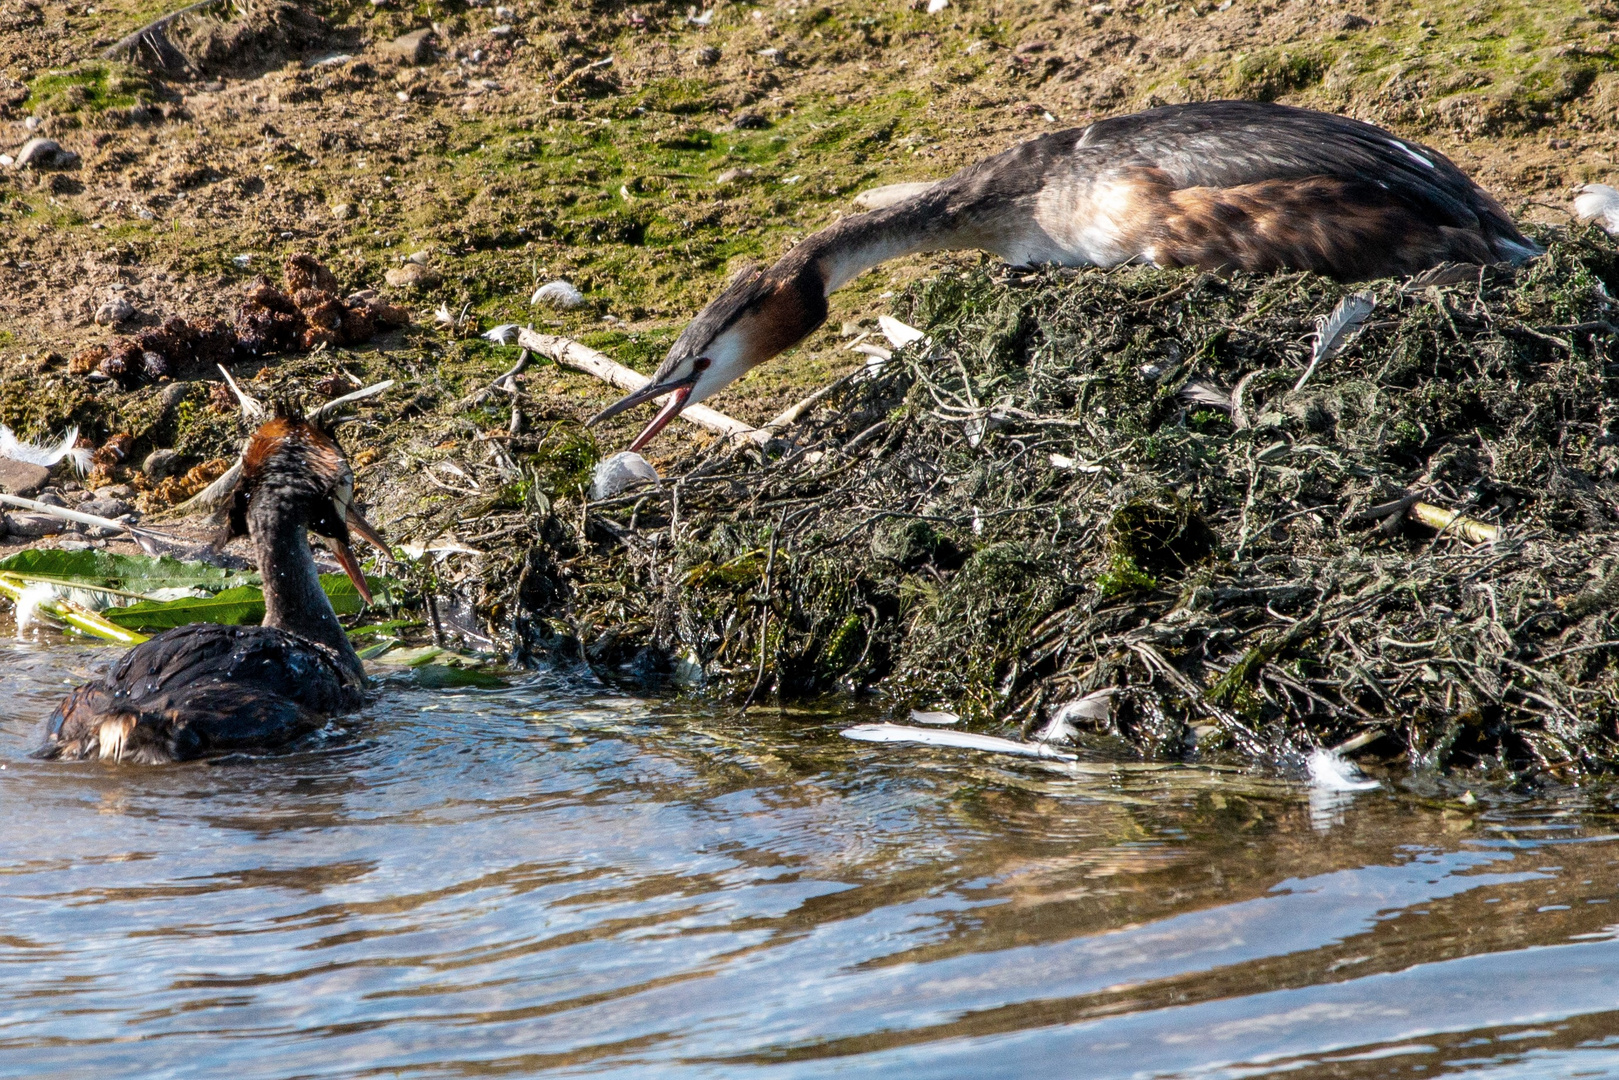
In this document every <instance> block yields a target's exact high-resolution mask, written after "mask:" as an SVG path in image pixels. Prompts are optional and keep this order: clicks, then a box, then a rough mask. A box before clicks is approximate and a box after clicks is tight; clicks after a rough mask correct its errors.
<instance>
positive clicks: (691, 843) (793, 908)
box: [0, 643, 1619, 1078]
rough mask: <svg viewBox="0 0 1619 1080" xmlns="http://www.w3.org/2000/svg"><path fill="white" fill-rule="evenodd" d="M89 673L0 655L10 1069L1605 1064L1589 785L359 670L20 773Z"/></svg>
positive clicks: (442, 1072)
mask: <svg viewBox="0 0 1619 1080" xmlns="http://www.w3.org/2000/svg"><path fill="white" fill-rule="evenodd" d="M105 655H106V654H103V653H99V652H97V651H96V650H93V649H85V648H82V647H74V646H66V645H61V644H55V645H46V644H27V643H13V644H8V645H5V646H3V647H0V693H4V694H6V695H7V700H9V701H10V702H12V703H13V707H12V709H11V711H10V713H9V715H8V716H7V717H6V718H5V719H4V721H3V722H0V766H3V769H4V771H0V805H3V806H4V809H5V820H6V822H7V825H8V828H7V831H6V834H7V839H6V842H5V844H4V846H3V848H0V1017H3V1018H4V1023H3V1025H0V1075H5V1076H41V1075H50V1076H64V1077H66V1076H86V1077H88V1076H96V1077H98V1078H99V1077H104V1076H106V1075H108V1074H109V1072H111V1073H113V1074H117V1075H125V1074H131V1073H133V1074H139V1075H164V1076H174V1077H190V1076H198V1077H202V1076H206V1077H218V1076H220V1075H222V1074H226V1073H227V1072H228V1073H229V1074H230V1075H232V1076H233V1077H257V1076H278V1077H279V1076H320V1077H329V1076H372V1075H379V1076H380V1075H387V1076H464V1075H489V1074H503V1073H504V1074H519V1075H528V1074H533V1073H539V1072H547V1071H554V1072H557V1073H562V1074H567V1073H582V1072H613V1073H616V1074H630V1075H647V1076H653V1075H656V1076H660V1077H663V1076H678V1075H687V1074H689V1075H692V1076H703V1077H711V1076H738V1075H750V1074H754V1073H766V1074H770V1075H776V1074H781V1075H786V1076H821V1075H831V1074H834V1073H836V1074H837V1075H839V1076H846V1075H878V1074H882V1075H896V1074H901V1075H906V1076H974V1077H979V1076H1018V1077H1024V1076H1029V1075H1043V1074H1050V1075H1057V1076H1085V1077H1109V1076H1121V1077H1123V1076H1217V1077H1227V1076H1230V1077H1239V1076H1240V1077H1246V1076H1255V1075H1268V1074H1272V1073H1284V1072H1285V1073H1289V1074H1299V1073H1302V1074H1304V1075H1322V1076H1333V1077H1341V1076H1350V1077H1356V1076H1384V1075H1388V1074H1390V1073H1391V1072H1393V1071H1396V1070H1398V1071H1409V1070H1412V1069H1417V1070H1418V1071H1419V1072H1420V1073H1421V1074H1422V1075H1429V1076H1432V1075H1444V1074H1446V1073H1451V1072H1464V1071H1465V1072H1470V1073H1482V1074H1484V1075H1487V1076H1492V1077H1518V1076H1564V1075H1569V1074H1570V1073H1572V1072H1575V1071H1579V1070H1585V1071H1589V1072H1593V1073H1596V1074H1601V1073H1604V1072H1606V1071H1613V1070H1619V1060H1615V1055H1619V1042H1614V1041H1611V1040H1610V1039H1609V1038H1608V1033H1609V1032H1611V1031H1614V1030H1619V954H1616V952H1615V949H1616V945H1615V942H1614V930H1615V925H1614V924H1616V923H1619V915H1616V913H1615V912H1614V910H1613V905H1612V904H1610V903H1609V900H1611V899H1612V898H1613V894H1614V891H1615V889H1614V886H1615V883H1616V878H1619V874H1616V867H1619V843H1616V838H1615V837H1614V836H1613V835H1611V834H1610V828H1611V826H1610V824H1609V822H1608V820H1607V814H1606V812H1605V811H1604V810H1603V808H1602V807H1600V806H1596V805H1592V804H1589V803H1588V802H1585V801H1582V802H1580V803H1578V804H1574V803H1568V802H1564V803H1561V804H1559V803H1556V802H1552V801H1533V800H1528V799H1520V798H1509V797H1508V796H1506V795H1504V794H1497V795H1494V796H1488V797H1485V798H1484V799H1483V800H1482V801H1481V802H1480V803H1479V804H1478V805H1476V806H1472V807H1466V806H1463V805H1461V803H1460V802H1458V801H1456V800H1455V799H1446V798H1443V797H1442V793H1439V792H1437V791H1436V790H1434V791H1426V792H1425V793H1423V794H1417V793H1414V792H1413V791H1411V790H1400V789H1398V788H1396V789H1390V788H1389V787H1387V786H1385V787H1384V788H1381V789H1378V790H1375V791H1362V792H1357V793H1353V801H1346V800H1335V801H1334V803H1333V805H1332V806H1331V807H1327V808H1323V806H1322V805H1321V804H1320V798H1319V796H1318V797H1317V801H1316V803H1315V804H1312V802H1311V799H1310V793H1309V787H1308V785H1304V784H1298V783H1292V782H1288V781H1285V780H1283V779H1280V778H1276V777H1270V776H1264V775H1253V774H1247V773H1243V772H1240V771H1236V770H1215V769H1207V768H1203V769H1199V768H1183V767H1174V768H1163V767H1153V766H1141V765H1138V764H1130V763H1110V762H1094V761H1093V762H1082V763H1081V764H1080V765H1079V766H1077V767H1074V768H1063V767H1056V766H1053V765H1052V764H1051V763H1039V762H1020V761H1018V762H1009V761H1001V760H995V759H989V758H985V757H983V756H981V755H976V754H972V753H965V752H959V751H950V750H937V749H929V748H918V747H889V746H881V745H877V746H873V745H869V744H855V743H850V742H847V741H845V740H842V739H840V738H838V737H837V735H836V731H837V729H838V727H839V721H838V720H837V718H833V717H828V716H825V715H819V714H813V713H809V714H805V713H795V714H790V715H781V716H775V717H770V716H768V715H766V716H765V717H761V716H759V715H756V716H754V717H752V718H750V722H749V723H747V724H742V723H738V722H736V721H734V720H730V719H727V718H724V717H715V716H712V715H708V716H705V715H702V714H700V713H693V712H692V711H690V710H686V709H682V708H680V707H678V706H675V705H669V704H656V703H646V702H637V701H634V700H630V699H626V698H621V697H614V696H604V695H599V694H592V693H590V692H589V691H588V690H586V689H584V688H581V687H578V686H574V685H570V684H567V683H565V682H562V681H559V680H555V679H547V678H536V679H534V680H532V681H530V682H527V683H525V684H524V685H522V686H518V687H513V688H509V689H506V690H501V691H492V692H491V691H483V692H480V691H459V692H446V691H439V692H429V691H425V690H421V689H417V688H414V687H410V686H406V685H390V686H389V687H388V688H387V689H386V691H385V693H384V694H383V696H382V697H381V699H380V700H379V701H378V703H377V704H376V705H375V706H374V707H373V708H371V709H370V710H369V711H368V712H367V713H366V714H365V715H364V716H362V717H361V718H359V720H358V721H356V722H354V723H351V724H346V725H342V726H335V727H334V728H332V729H331V730H329V731H328V732H327V733H326V735H325V737H324V738H323V739H321V740H317V741H315V742H314V743H313V744H311V745H309V746H305V747H301V748H299V749H298V750H297V751H295V752H292V753H287V754H283V755H277V756H273V757H268V758H257V759H251V758H238V759H231V760H227V761H222V762H213V763H206V764H191V765H184V766H178V767H172V768H163V769H144V768H133V767H109V766H103V765H100V764H98V763H97V764H82V765H64V764H49V765H46V764H41V763H37V762H33V761H31V760H28V759H27V758H26V756H25V753H26V750H27V749H28V748H29V747H30V746H31V745H32V740H34V739H35V738H37V728H38V720H39V718H40V717H42V716H43V715H44V714H45V712H47V711H48V709H49V707H50V704H51V703H52V701H53V700H54V699H55V697H56V696H57V695H59V694H60V693H61V691H62V687H63V684H64V681H70V680H72V679H74V678H77V677H80V676H82V674H83V672H85V671H87V670H89V669H90V668H91V667H93V666H94V665H95V664H96V663H98V662H100V661H101V659H102V658H103V657H104V656H105ZM1424 783H1427V781H1424ZM1402 786H1403V787H1404V788H1412V787H1414V786H1415V785H1412V784H1406V785H1402ZM1419 1067H1420V1068H1419Z"/></svg>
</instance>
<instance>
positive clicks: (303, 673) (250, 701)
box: [38, 410, 387, 763]
mask: <svg viewBox="0 0 1619 1080" xmlns="http://www.w3.org/2000/svg"><path fill="white" fill-rule="evenodd" d="M278 413H279V415H277V416H276V418H275V419H273V420H271V421H269V422H268V423H266V424H265V425H264V426H262V427H260V428H259V429H258V431H257V432H255V433H254V435H253V438H252V440H251V441H250V442H249V443H248V447H247V452H246V453H245V454H244V455H243V461H242V479H241V483H240V484H239V485H238V487H237V489H236V493H235V496H234V501H233V503H232V506H231V511H230V525H229V529H230V533H229V535H231V536H241V535H243V534H246V535H248V536H251V537H252V540H253V545H254V547H255V548H256V549H257V554H258V564H259V575H260V577H261V578H263V581H264V623H263V625H261V626H221V625H219V624H217V623H194V624H192V625H190V626H182V627H179V628H177V629H174V630H169V631H166V632H164V633H162V634H159V635H158V636H157V637H155V638H153V639H152V640H150V641H147V642H143V643H142V644H140V645H137V646H135V647H134V648H133V649H131V650H130V651H129V652H128V653H126V654H125V655H124V658H123V659H122V660H120V661H119V662H118V663H117V664H116V665H115V666H114V667H113V668H112V670H111V671H110V672H108V673H107V675H105V676H104V677H103V678H102V679H100V680H99V681H97V682H91V683H86V684H85V685H83V686H81V687H79V688H78V689H77V690H75V691H73V693H71V694H69V695H68V696H67V698H66V699H64V700H63V702H62V703H61V704H60V705H58V706H57V707H56V711H55V712H54V713H52V714H51V716H50V719H49V720H48V721H47V722H46V736H45V737H46V744H45V746H44V747H43V748H42V749H41V750H40V751H39V752H38V756H40V757H44V758H71V759H84V758H91V757H97V758H101V759H104V760H113V761H118V760H126V761H137V762H143V763H155V762H159V761H181V760H185V759H187V758H194V757H197V756H198V755H200V754H204V753H207V752H209V751H214V750H230V749H245V748H267V747H271V746H276V745H279V744H281V743H285V742H287V741H289V740H291V739H294V738H296V737H298V736H299V735H302V734H304V733H305V732H308V731H311V730H313V729H314V728H316V727H318V726H319V725H320V724H321V723H322V722H323V721H324V720H325V719H326V718H327V717H329V716H333V715H336V714H339V713H345V712H349V711H351V710H353V709H355V708H357V707H359V705H360V703H361V700H362V698H363V693H364V687H365V675H364V672H363V670H362V668H361V666H360V658H359V657H358V656H357V655H355V652H354V647H353V646H352V645H350V644H349V639H348V635H347V634H346V633H344V632H343V627H342V626H341V625H340V624H339V623H338V621H337V613H336V612H334V611H333V610H332V604H331V601H330V600H328V599H327V598H326V594H325V592H324V591H322V589H321V587H320V575H319V573H318V572H317V570H316V568H315V560H314V556H313V555H311V553H310V550H309V538H308V535H307V533H308V531H310V530H313V531H314V532H316V533H319V534H320V535H321V536H324V537H326V539H327V542H328V546H330V548H331V549H332V552H333V554H335V555H336V556H337V560H338V562H339V563H340V564H341V565H342V567H343V570H344V572H346V573H347V574H348V576H349V578H350V579H351V580H353V582H354V586H355V588H357V589H359V591H360V595H361V596H362V597H364V598H365V600H366V602H367V603H370V602H371V590H370V589H369V588H368V587H367V586H366V582H365V575H364V574H362V573H361V571H360V564H359V562H358V561H357V560H356V559H355V557H354V553H353V552H352V551H350V550H349V530H350V529H351V528H352V529H353V530H354V531H355V532H358V533H359V534H360V535H361V536H363V537H364V538H365V539H367V540H369V541H370V542H371V543H373V544H375V545H377V546H378V547H380V548H382V549H383V550H384V551H386V550H387V544H386V543H385V542H384V541H383V539H382V537H381V536H379V535H377V531H376V530H375V529H373V528H372V527H371V526H370V525H369V524H367V523H366V521H365V519H364V518H363V517H361V516H360V514H359V512H358V511H357V510H355V509H354V507H353V505H352V504H351V501H350V500H351V499H352V498H353V496H354V474H353V473H352V472H351V471H350V469H349V466H348V462H346V461H344V460H343V455H342V452H341V451H340V450H339V449H338V447H337V444H336V443H335V442H333V441H332V438H331V436H330V435H328V434H326V433H325V432H323V431H321V430H320V429H318V428H316V427H315V426H314V425H312V424H310V423H309V422H307V421H305V420H302V419H296V418H294V417H292V416H290V415H286V414H285V412H284V411H282V410H278Z"/></svg>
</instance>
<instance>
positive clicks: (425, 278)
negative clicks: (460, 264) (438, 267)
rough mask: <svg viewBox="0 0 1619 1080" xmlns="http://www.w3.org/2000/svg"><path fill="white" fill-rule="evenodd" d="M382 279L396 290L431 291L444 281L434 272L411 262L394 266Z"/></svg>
mask: <svg viewBox="0 0 1619 1080" xmlns="http://www.w3.org/2000/svg"><path fill="white" fill-rule="evenodd" d="M382 277H383V280H384V281H386V282H387V283H388V284H390V285H392V286H393V287H394V288H396V289H431V288H433V287H435V286H436V285H438V284H439V283H440V282H442V281H443V280H444V279H443V278H442V277H440V276H439V275H438V273H437V272H436V271H433V270H429V269H428V268H427V267H425V266H423V265H421V264H420V263H413V262H408V263H406V264H405V265H403V266H396V267H394V268H393V269H392V270H389V271H388V272H387V273H386V274H384V275H382Z"/></svg>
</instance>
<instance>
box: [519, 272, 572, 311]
mask: <svg viewBox="0 0 1619 1080" xmlns="http://www.w3.org/2000/svg"><path fill="white" fill-rule="evenodd" d="M528 302H529V303H530V304H542V303H543V304H550V305H551V306H552V307H559V308H576V307H581V306H583V305H584V302H585V294H584V293H582V292H580V291H579V289H578V287H577V286H575V285H574V284H573V282H571V281H563V280H562V279H561V278H558V279H557V280H556V281H548V282H546V283H545V284H544V285H541V286H540V287H539V288H538V289H535V290H534V295H533V296H531V297H529V298H528Z"/></svg>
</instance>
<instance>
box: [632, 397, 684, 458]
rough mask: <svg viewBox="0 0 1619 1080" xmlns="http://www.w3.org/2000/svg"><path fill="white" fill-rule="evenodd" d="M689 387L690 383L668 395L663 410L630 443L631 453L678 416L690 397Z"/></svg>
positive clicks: (649, 440)
mask: <svg viewBox="0 0 1619 1080" xmlns="http://www.w3.org/2000/svg"><path fill="white" fill-rule="evenodd" d="M691 386H692V384H691V383H687V384H686V385H685V386H682V387H680V388H679V389H678V390H676V391H675V392H674V393H672V394H670V395H669V400H668V401H665V402H664V403H663V408H661V409H659V410H658V415H657V416H654V417H653V418H652V422H651V423H650V424H648V425H647V426H646V427H645V428H643V429H642V430H641V434H639V435H637V436H636V437H635V441H634V442H632V443H630V452H631V453H634V452H636V451H638V450H640V449H641V447H643V446H645V445H646V444H647V443H649V442H651V441H652V436H654V435H656V434H657V433H658V432H660V431H662V430H663V428H664V425H665V424H667V423H669V421H671V420H673V419H674V418H675V417H677V416H679V415H680V410H681V409H684V408H685V407H686V399H687V398H689V397H691Z"/></svg>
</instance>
